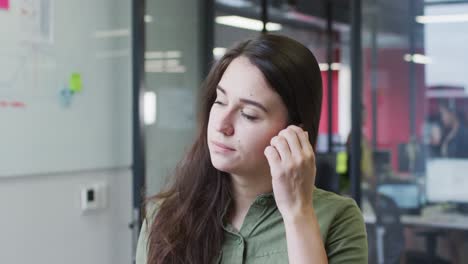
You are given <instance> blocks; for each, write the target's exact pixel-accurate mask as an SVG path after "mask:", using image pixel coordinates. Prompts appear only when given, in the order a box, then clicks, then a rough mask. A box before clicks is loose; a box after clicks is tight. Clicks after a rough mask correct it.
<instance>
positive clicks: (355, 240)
mask: <svg viewBox="0 0 468 264" xmlns="http://www.w3.org/2000/svg"><path fill="white" fill-rule="evenodd" d="M338 212H339V213H338V214H337V215H336V216H335V217H334V219H333V222H332V223H331V226H330V229H329V233H328V236H327V241H326V251H327V255H328V263H329V264H344V263H346V264H361V263H364V264H367V263H368V250H367V233H366V226H365V223H364V218H363V217H362V213H361V210H360V209H359V207H358V206H357V205H356V203H355V202H354V200H351V199H346V200H345V201H344V206H343V208H340V210H339V211H338Z"/></svg>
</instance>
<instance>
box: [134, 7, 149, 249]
mask: <svg viewBox="0 0 468 264" xmlns="http://www.w3.org/2000/svg"><path fill="white" fill-rule="evenodd" d="M131 12H132V154H133V155H132V159H133V160H132V173H133V177H132V179H133V212H132V213H133V221H132V223H130V228H132V229H133V242H134V244H135V243H136V240H137V239H138V233H139V232H138V231H139V228H140V226H141V223H142V219H141V216H142V211H143V208H141V207H142V204H143V201H144V197H145V188H144V187H145V180H146V176H145V174H146V156H145V136H144V124H143V121H142V118H141V116H142V98H143V93H144V87H143V85H144V74H145V70H144V66H145V64H144V63H145V61H144V59H145V58H144V54H145V21H144V17H145V1H144V0H133V1H132V11H131Z"/></svg>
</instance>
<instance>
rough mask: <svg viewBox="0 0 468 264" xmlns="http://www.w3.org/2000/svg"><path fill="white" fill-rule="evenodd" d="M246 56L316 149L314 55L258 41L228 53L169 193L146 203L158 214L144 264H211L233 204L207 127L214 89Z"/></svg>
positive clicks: (209, 86) (277, 39)
mask: <svg viewBox="0 0 468 264" xmlns="http://www.w3.org/2000/svg"><path fill="white" fill-rule="evenodd" d="M239 56H245V57H247V58H248V59H249V60H250V62H251V63H252V64H254V65H255V66H256V67H258V68H259V69H260V71H261V72H262V73H263V75H264V76H265V78H266V80H267V82H268V83H269V84H270V86H271V87H272V88H273V89H274V91H275V92H277V93H278V94H279V95H280V96H281V98H282V100H283V102H284V104H285V105H286V108H287V109H288V114H289V119H290V123H291V124H302V125H303V128H304V129H305V130H306V131H308V132H309V139H310V142H311V143H312V145H313V146H315V144H316V141H317V134H318V125H319V121H320V111H321V104H322V80H321V74H320V69H319V67H318V63H317V61H316V59H315V57H314V55H313V54H312V53H311V52H310V50H309V49H307V48H306V47H305V46H303V45H302V44H300V43H299V42H296V41H294V40H292V39H289V38H287V37H283V36H278V35H269V34H266V35H262V36H260V37H259V38H257V39H254V40H247V41H244V42H241V43H239V44H237V45H236V46H234V47H233V48H231V49H230V50H229V51H228V52H227V53H226V54H225V55H224V56H223V57H222V58H221V59H220V60H219V61H218V62H217V63H216V64H215V65H214V66H213V68H212V69H211V71H210V73H209V74H208V76H207V78H206V80H205V82H204V84H203V86H204V93H203V94H202V97H201V104H200V111H199V120H198V121H199V123H198V124H199V127H198V132H197V136H196V140H195V142H194V143H193V145H192V147H191V148H190V150H189V151H188V152H187V153H186V154H185V156H184V158H183V159H182V160H181V161H180V162H179V164H178V165H177V167H176V169H175V171H174V174H173V177H172V181H171V183H170V185H168V187H167V189H166V190H165V191H163V192H161V193H159V194H157V195H155V196H153V197H150V198H149V199H148V201H149V202H150V203H156V204H158V205H157V210H156V212H155V213H154V214H153V215H148V216H147V220H148V221H147V222H148V223H149V226H150V228H149V238H148V260H147V262H148V264H162V263H197V264H198V263H213V262H214V260H215V259H216V257H217V256H218V255H219V254H220V251H221V248H222V243H223V229H222V224H223V223H222V215H223V213H224V210H225V209H226V207H227V206H228V204H229V201H230V199H231V183H230V177H229V175H227V173H225V172H222V171H219V170H217V169H216V168H214V167H213V165H212V163H211V159H210V154H209V150H208V144H207V127H208V119H209V113H210V110H211V107H212V105H213V103H214V101H215V99H216V87H217V85H218V83H219V81H220V79H221V77H222V75H223V73H224V71H225V70H226V68H227V67H228V66H229V64H230V63H231V62H232V61H233V60H234V59H235V58H237V57H239Z"/></svg>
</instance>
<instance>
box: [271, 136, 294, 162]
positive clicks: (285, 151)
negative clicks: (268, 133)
mask: <svg viewBox="0 0 468 264" xmlns="http://www.w3.org/2000/svg"><path fill="white" fill-rule="evenodd" d="M270 145H271V146H273V147H275V148H276V151H278V154H279V156H280V158H281V160H282V161H287V160H290V158H291V150H290V149H289V145H288V142H287V141H286V139H285V138H284V137H283V136H275V137H273V138H272V139H271V141H270Z"/></svg>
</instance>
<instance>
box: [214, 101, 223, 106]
mask: <svg viewBox="0 0 468 264" xmlns="http://www.w3.org/2000/svg"><path fill="white" fill-rule="evenodd" d="M214 104H219V105H224V103H223V102H221V101H215V102H214Z"/></svg>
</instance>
